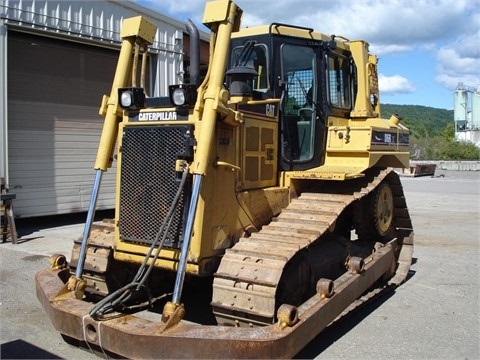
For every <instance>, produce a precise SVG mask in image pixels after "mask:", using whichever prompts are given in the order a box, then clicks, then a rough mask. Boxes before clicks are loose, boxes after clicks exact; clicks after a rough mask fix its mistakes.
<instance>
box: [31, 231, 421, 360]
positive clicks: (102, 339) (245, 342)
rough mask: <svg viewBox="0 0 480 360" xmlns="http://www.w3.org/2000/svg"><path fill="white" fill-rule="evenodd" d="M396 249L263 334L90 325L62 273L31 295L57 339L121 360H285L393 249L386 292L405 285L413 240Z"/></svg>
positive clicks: (46, 277)
mask: <svg viewBox="0 0 480 360" xmlns="http://www.w3.org/2000/svg"><path fill="white" fill-rule="evenodd" d="M409 239H410V240H409ZM397 242H398V240H397V239H394V240H392V241H390V242H389V243H387V244H386V245H385V246H383V247H381V248H379V249H378V250H377V251H376V252H375V253H373V254H372V255H371V256H370V257H369V258H367V259H365V266H364V268H363V270H362V271H361V272H360V273H356V272H346V273H345V274H344V275H342V276H341V277H339V278H338V279H337V280H335V282H334V289H333V294H329V295H328V296H325V295H324V294H323V293H321V292H320V291H319V292H318V293H317V294H315V295H314V296H312V297H311V298H310V299H308V300H307V301H305V302H304V303H303V304H301V305H300V306H299V307H298V308H295V307H291V306H288V305H286V306H281V307H280V309H279V313H278V314H277V317H278V318H279V319H280V320H279V321H278V323H276V324H272V325H268V326H264V327H253V328H248V327H227V326H210V325H199V324H195V323H191V322H187V321H184V320H181V321H180V322H179V323H178V324H177V325H175V326H172V327H167V326H166V325H165V324H164V323H162V322H161V321H153V320H147V319H146V316H142V317H139V316H136V315H121V316H119V317H116V318H113V319H110V320H104V321H97V320H95V319H93V318H92V317H90V316H89V315H88V314H89V311H90V310H91V308H92V306H93V304H91V303H88V302H85V301H82V300H78V299H74V298H73V297H72V296H71V295H70V293H69V292H65V291H63V289H64V287H65V284H64V281H66V280H67V279H68V275H69V270H68V268H63V269H47V270H43V271H40V272H38V273H37V274H36V277H35V281H36V291H37V297H38V299H39V300H40V302H41V303H42V305H43V307H44V309H45V311H46V313H47V314H48V316H49V317H50V320H51V321H52V324H53V325H54V327H55V329H56V330H58V331H59V332H60V333H62V334H64V335H66V336H68V337H70V338H73V339H77V340H79V341H85V342H87V343H88V344H89V346H96V347H100V348H101V349H103V350H104V351H108V352H111V353H115V354H118V355H120V356H123V357H126V358H134V359H135V358H144V359H147V358H157V359H158V358H198V357H202V358H291V357H293V356H294V355H295V354H296V353H298V352H299V351H300V350H301V349H302V348H303V347H304V346H305V345H307V344H308V343H309V342H310V341H311V340H312V339H313V338H314V337H315V336H317V335H318V333H320V332H321V331H322V330H323V329H324V328H325V327H327V326H328V325H329V324H330V323H331V322H332V321H333V320H335V318H337V316H339V315H340V314H341V313H342V312H343V311H344V310H345V309H347V308H348V307H349V305H351V304H352V303H353V302H354V301H355V300H356V299H358V298H360V297H361V296H362V295H363V294H364V293H365V292H366V291H367V290H368V289H369V288H370V287H371V286H372V285H373V284H374V283H375V282H376V281H377V280H378V279H379V278H381V277H382V276H383V275H384V274H385V273H388V272H389V271H391V268H392V264H395V262H396V259H397V256H396V251H398V246H401V253H400V254H399V257H398V260H399V261H400V263H399V264H398V265H399V266H398V268H397V274H396V275H395V277H394V279H395V282H396V284H393V285H397V284H399V283H400V282H402V281H403V280H404V279H405V277H406V275H407V273H408V268H409V265H410V260H411V254H412V249H413V233H412V234H411V235H410V238H404V239H403V246H402V245H401V244H399V243H397ZM397 254H398V253H397ZM401 262H404V264H402V263H401ZM407 263H408V264H407ZM399 272H400V273H399ZM62 279H64V280H62Z"/></svg>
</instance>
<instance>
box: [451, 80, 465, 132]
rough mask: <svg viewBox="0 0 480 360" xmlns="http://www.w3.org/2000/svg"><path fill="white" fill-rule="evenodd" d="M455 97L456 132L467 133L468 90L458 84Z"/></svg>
mask: <svg viewBox="0 0 480 360" xmlns="http://www.w3.org/2000/svg"><path fill="white" fill-rule="evenodd" d="M454 97H455V98H454V104H455V106H454V108H453V116H454V120H455V131H456V132H457V131H465V130H466V129H467V90H466V89H465V88H464V87H463V84H462V83H459V84H458V86H457V90H456V91H455V94H454Z"/></svg>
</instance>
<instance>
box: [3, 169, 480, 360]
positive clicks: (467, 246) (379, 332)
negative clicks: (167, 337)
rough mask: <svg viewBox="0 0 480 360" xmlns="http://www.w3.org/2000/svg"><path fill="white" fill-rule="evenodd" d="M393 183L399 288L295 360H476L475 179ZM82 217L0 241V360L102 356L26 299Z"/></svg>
mask: <svg viewBox="0 0 480 360" xmlns="http://www.w3.org/2000/svg"><path fill="white" fill-rule="evenodd" d="M402 183H403V187H404V192H405V195H406V198H407V204H408V207H409V211H410V215H411V218H412V222H413V226H414V230H415V253H414V263H413V265H412V267H411V271H410V274H409V277H408V279H407V281H406V282H405V283H404V284H403V285H402V286H400V287H399V288H397V289H396V290H395V291H394V292H391V293H388V294H386V295H385V296H383V297H381V298H380V299H378V300H376V301H374V302H372V303H370V304H368V305H367V306H366V307H363V308H362V309H360V310H358V311H356V312H355V313H353V314H351V315H349V316H348V317H346V318H344V319H341V320H340V321H338V322H336V323H334V324H332V325H331V326H330V327H328V328H327V329H326V330H325V331H323V332H322V333H321V334H320V335H319V336H317V337H316V338H315V339H314V340H313V341H312V342H311V343H310V344H309V345H307V346H306V347H305V348H304V349H303V350H302V351H301V352H300V353H299V354H298V355H297V358H306V359H312V358H317V359H359V358H364V359H480V317H479V305H480V302H479V294H480V290H479V289H480V287H479V281H480V280H479V279H480V276H479V275H480V272H479V265H478V262H479V259H480V256H479V255H480V254H479V249H480V246H479V240H480V203H479V200H480V196H479V195H480V173H479V172H453V171H437V172H436V174H435V176H434V177H417V178H408V177H402ZM104 215H105V216H108V215H109V214H108V213H107V214H104V213H99V214H97V217H99V218H100V217H102V216H104ZM84 216H85V215H74V216H71V215H69V216H56V217H47V218H38V219H33V220H29V221H25V220H20V221H17V230H18V232H19V235H20V236H21V237H20V239H19V241H18V244H16V245H13V244H11V243H10V242H6V243H0V344H1V349H0V356H1V358H2V359H60V358H62V359H98V357H99V356H100V357H102V356H103V354H102V353H99V354H93V353H90V352H89V351H88V349H87V350H84V349H79V348H76V347H72V346H70V345H68V344H67V343H65V342H64V341H63V339H62V337H61V336H60V334H59V333H57V332H56V331H55V330H54V329H53V327H52V325H51V323H50V321H49V319H48V318H47V316H46V314H45V312H44V311H43V309H42V307H41V305H40V303H39V302H38V300H37V298H36V295H35V286H34V276H35V273H36V272H37V271H39V270H40V269H43V268H46V267H48V257H49V256H50V255H52V254H54V253H64V254H65V255H66V256H67V258H69V257H70V250H71V246H72V241H73V240H74V239H76V238H78V237H80V236H81V234H82V231H83V221H84ZM199 358H202V354H199Z"/></svg>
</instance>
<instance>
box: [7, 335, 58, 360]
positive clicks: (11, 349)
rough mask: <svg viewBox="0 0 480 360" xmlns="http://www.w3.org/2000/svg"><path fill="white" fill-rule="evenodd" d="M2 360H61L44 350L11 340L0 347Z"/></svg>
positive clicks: (20, 341)
mask: <svg viewBox="0 0 480 360" xmlns="http://www.w3.org/2000/svg"><path fill="white" fill-rule="evenodd" d="M0 354H1V358H2V359H61V357H58V356H57V355H54V354H52V353H50V352H48V351H46V350H43V349H41V348H39V347H37V346H35V345H32V344H30V343H28V342H26V341H23V340H13V341H10V342H7V343H5V344H1V345H0Z"/></svg>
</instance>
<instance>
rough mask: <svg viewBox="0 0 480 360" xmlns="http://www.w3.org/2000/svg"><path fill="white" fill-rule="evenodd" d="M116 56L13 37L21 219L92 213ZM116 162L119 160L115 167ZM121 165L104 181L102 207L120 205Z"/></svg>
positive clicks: (15, 186) (15, 170)
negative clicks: (104, 104) (104, 107)
mask: <svg viewBox="0 0 480 360" xmlns="http://www.w3.org/2000/svg"><path fill="white" fill-rule="evenodd" d="M117 55H118V52H117V51H116V50H111V49H106V48H103V47H98V46H93V45H86V44H80V43H75V42H71V41H66V40H61V39H55V38H49V37H44V36H37V35H33V34H29V33H22V32H17V31H9V32H8V60H7V61H8V166H9V184H10V189H11V191H13V192H15V193H16V194H17V198H16V200H15V203H14V206H15V215H16V216H19V217H34V216H43V215H53V214H62V213H73V212H82V211H86V210H87V209H88V205H89V200H90V192H91V189H92V182H93V179H94V170H93V164H94V162H95V156H96V152H97V146H98V142H99V139H100V133H101V129H102V125H103V118H102V117H101V116H100V115H98V109H99V106H100V102H101V98H102V95H103V94H109V93H110V90H111V84H112V80H113V75H114V72H115V67H116V62H117ZM114 165H115V163H114ZM114 192H115V168H114V167H113V168H111V169H109V171H108V172H107V174H105V175H104V176H103V182H102V185H101V189H100V197H99V199H98V202H97V209H110V208H113V207H114Z"/></svg>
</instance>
